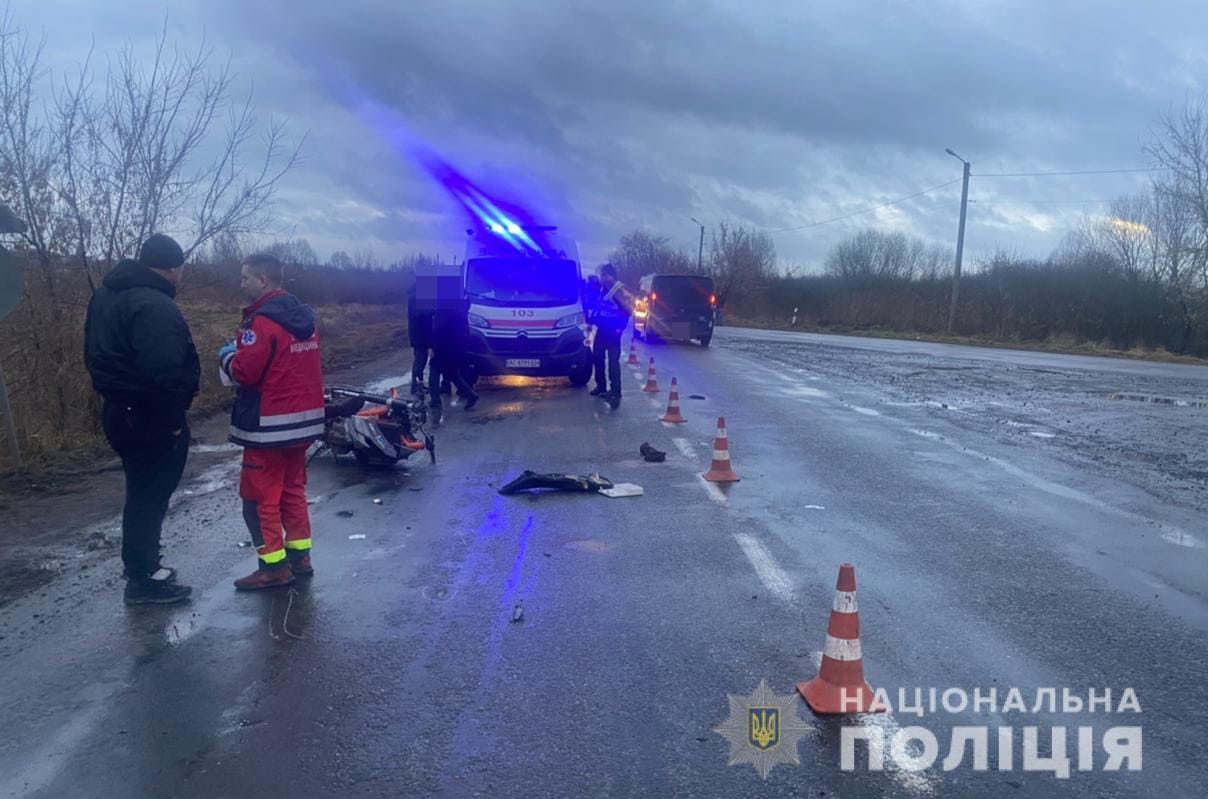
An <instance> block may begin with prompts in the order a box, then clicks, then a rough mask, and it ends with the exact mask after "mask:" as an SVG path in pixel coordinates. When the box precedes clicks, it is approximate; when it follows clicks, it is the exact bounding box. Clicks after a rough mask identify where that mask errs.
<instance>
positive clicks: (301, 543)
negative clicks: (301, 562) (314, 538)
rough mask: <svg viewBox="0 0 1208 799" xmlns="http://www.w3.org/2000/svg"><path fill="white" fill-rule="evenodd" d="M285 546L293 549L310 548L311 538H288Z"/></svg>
mask: <svg viewBox="0 0 1208 799" xmlns="http://www.w3.org/2000/svg"><path fill="white" fill-rule="evenodd" d="M285 548H286V549H293V550H298V549H310V539H309V538H299V539H297V540H296V541H290V540H288V539H286V541H285Z"/></svg>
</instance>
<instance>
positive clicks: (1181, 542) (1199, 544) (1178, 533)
mask: <svg viewBox="0 0 1208 799" xmlns="http://www.w3.org/2000/svg"><path fill="white" fill-rule="evenodd" d="M1162 540H1163V541H1165V542H1166V543H1168V544H1174V545H1175V546H1180V547H1187V548H1188V549H1203V548H1204V542H1203V541H1201V540H1200V539H1198V538H1196V537H1195V536H1193V535H1192V534H1191V533H1186V532H1183V531H1182V530H1180V529H1178V528H1177V527H1165V528H1164V529H1163V530H1162Z"/></svg>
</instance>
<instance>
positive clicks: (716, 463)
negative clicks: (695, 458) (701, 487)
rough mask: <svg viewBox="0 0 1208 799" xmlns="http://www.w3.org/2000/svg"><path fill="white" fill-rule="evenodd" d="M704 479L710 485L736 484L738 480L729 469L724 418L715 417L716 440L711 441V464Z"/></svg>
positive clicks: (728, 451)
mask: <svg viewBox="0 0 1208 799" xmlns="http://www.w3.org/2000/svg"><path fill="white" fill-rule="evenodd" d="M704 478H705V479H706V480H708V481H709V482H710V483H737V482H738V481H739V480H741V479H742V478H740V477H739V476H738V475H737V474H735V473H734V470H733V469H732V468H730V439H729V438H728V437H727V436H726V417H724V416H719V417H717V438H715V439H713V463H712V464H711V465H710V466H709V471H707V472H705V474H704Z"/></svg>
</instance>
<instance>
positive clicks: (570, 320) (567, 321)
mask: <svg viewBox="0 0 1208 799" xmlns="http://www.w3.org/2000/svg"><path fill="white" fill-rule="evenodd" d="M581 324H583V314H582V313H573V314H571V315H570V316H564V317H562V318H561V319H559V320H558V323H557V324H556V325H554V328H555V329H558V328H563V327H575V326H577V325H581Z"/></svg>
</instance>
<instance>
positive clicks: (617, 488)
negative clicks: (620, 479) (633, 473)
mask: <svg viewBox="0 0 1208 799" xmlns="http://www.w3.org/2000/svg"><path fill="white" fill-rule="evenodd" d="M600 493H601V494H603V495H604V496H606V497H612V498H613V499H616V498H618V497H640V496H642V494H645V493H646V491H645V490H644V489H643V488H642V487H641V486H640V485H634V484H633V483H617V484H616V485H614V486H613V487H612V488H601V489H600Z"/></svg>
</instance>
